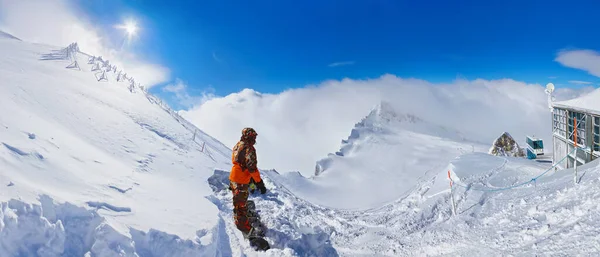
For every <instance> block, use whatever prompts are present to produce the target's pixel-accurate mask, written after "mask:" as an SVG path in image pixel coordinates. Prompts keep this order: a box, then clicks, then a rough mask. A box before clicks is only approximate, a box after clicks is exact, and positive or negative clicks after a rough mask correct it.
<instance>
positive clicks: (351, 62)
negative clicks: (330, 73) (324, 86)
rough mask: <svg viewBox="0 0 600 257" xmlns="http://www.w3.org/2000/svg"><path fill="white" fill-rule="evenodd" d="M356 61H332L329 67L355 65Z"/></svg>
mask: <svg viewBox="0 0 600 257" xmlns="http://www.w3.org/2000/svg"><path fill="white" fill-rule="evenodd" d="M354 63H355V62H354V61H349V62H334V63H330V64H329V65H327V66H329V67H338V66H346V65H353V64H354Z"/></svg>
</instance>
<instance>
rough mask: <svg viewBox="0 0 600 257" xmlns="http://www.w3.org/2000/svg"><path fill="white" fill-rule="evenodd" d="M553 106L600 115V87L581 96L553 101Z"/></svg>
mask: <svg viewBox="0 0 600 257" xmlns="http://www.w3.org/2000/svg"><path fill="white" fill-rule="evenodd" d="M552 106H554V107H559V108H566V109H572V110H575V111H580V112H585V113H593V114H597V115H600V88H599V89H596V90H594V91H592V92H590V93H588V94H586V95H584V96H581V97H579V98H575V99H571V100H566V101H559V102H553V103H552Z"/></svg>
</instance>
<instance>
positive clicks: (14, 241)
mask: <svg viewBox="0 0 600 257" xmlns="http://www.w3.org/2000/svg"><path fill="white" fill-rule="evenodd" d="M61 49H63V48H61V47H54V46H45V45H39V44H31V43H27V42H23V41H20V40H18V39H15V38H13V37H12V36H10V35H5V34H3V33H2V34H0V256H3V257H4V256H7V257H10V256H86V257H96V256H140V257H159V256H536V255H537V256H540V255H541V256H578V255H584V256H590V255H594V254H597V253H598V252H600V243H599V242H600V240H598V238H599V237H598V234H599V232H600V228H599V227H598V224H600V206H599V205H598V204H597V199H598V198H599V197H600V166H598V161H594V162H592V163H589V164H587V165H585V166H582V167H579V180H580V182H579V184H575V183H574V181H573V170H557V171H554V169H552V168H551V167H550V165H549V164H548V163H544V162H537V161H534V160H527V159H522V158H514V157H497V156H491V155H489V154H487V153H485V152H487V149H488V148H489V147H490V144H487V143H486V144H482V143H478V142H470V141H468V140H465V138H464V135H461V133H460V132H458V131H455V130H452V129H450V128H444V127H442V126H439V125H436V124H435V123H433V122H430V121H425V120H422V119H420V118H418V117H416V116H414V115H410V114H406V113H402V111H401V110H393V109H392V108H391V107H389V105H387V104H386V103H382V104H380V105H379V106H377V107H376V108H375V109H374V110H373V112H372V113H371V114H370V115H369V116H367V117H366V118H365V119H364V120H362V121H361V122H359V123H358V124H357V125H356V126H355V128H354V129H353V130H352V132H351V135H350V137H349V138H348V139H347V140H345V141H344V142H343V144H342V148H341V149H340V151H339V153H338V154H337V155H336V154H334V155H330V156H328V157H326V158H324V159H323V160H320V161H318V162H317V164H318V165H317V166H318V169H317V171H318V175H316V176H313V177H311V178H305V177H302V176H300V175H299V174H298V173H285V172H281V173H280V172H277V171H274V170H263V171H262V175H263V178H264V179H265V184H266V186H267V189H268V192H267V193H266V194H265V195H260V194H258V193H256V194H253V195H251V197H250V199H252V200H254V201H255V202H256V205H257V209H258V210H259V211H260V214H261V218H262V220H263V222H264V223H265V224H266V225H267V227H268V228H269V230H268V231H267V240H268V241H269V242H270V244H271V247H272V249H271V250H269V251H267V252H265V253H260V252H256V251H254V250H252V249H251V248H250V246H249V245H248V243H247V241H246V240H244V239H243V238H242V235H241V233H240V232H239V231H238V230H237V229H236V228H235V225H234V224H233V219H232V205H231V192H230V191H229V190H228V189H227V184H228V176H229V172H228V170H229V168H230V165H231V163H230V158H231V150H230V147H229V146H225V145H223V144H221V143H220V142H219V141H217V140H216V139H214V138H212V137H210V136H209V135H206V134H205V133H203V132H202V131H200V130H197V129H196V128H195V127H194V126H193V125H191V124H190V123H188V122H187V121H186V120H184V119H182V118H181V117H179V116H178V115H177V114H176V113H175V112H173V111H172V110H171V109H169V108H168V107H167V106H166V105H164V104H163V103H161V102H160V101H159V100H158V99H157V98H155V97H153V96H151V95H149V94H147V93H146V92H144V91H143V90H142V89H141V88H140V87H139V85H135V84H134V86H131V85H132V83H131V82H130V81H129V80H127V79H125V80H122V78H123V77H122V76H118V71H119V69H118V67H117V69H116V72H115V71H110V72H103V71H102V70H108V68H109V66H108V65H106V66H104V65H103V64H102V63H103V61H105V60H100V59H98V58H94V59H92V58H90V56H87V55H86V54H84V53H82V52H78V51H77V46H76V45H71V46H70V47H69V48H67V49H66V50H61ZM81 50H84V49H81ZM73 58H75V59H76V60H77V61H78V62H77V64H78V66H79V68H80V69H77V68H75V67H74V66H72V64H73ZM67 66H69V67H71V68H66V67H67ZM103 66H104V67H103ZM96 68H97V69H100V70H95V71H92V69H96ZM111 68H112V67H111ZM124 72H126V71H124ZM102 74H104V75H105V77H104V76H102ZM98 78H106V80H104V79H102V80H101V81H98ZM117 78H119V80H120V81H117ZM192 140H194V141H192ZM490 143H491V142H490ZM258 156H259V163H260V156H261V155H260V152H259V153H258ZM548 169H550V171H549V172H547V173H543V172H545V171H546V170H548ZM448 171H450V175H451V177H452V179H453V180H454V183H455V186H454V190H453V192H452V193H453V194H452V195H453V196H454V202H455V205H456V215H453V212H452V207H451V202H452V201H451V197H450V186H449V182H450V180H449V179H448ZM540 174H544V176H541V177H539V178H538V179H536V180H535V181H532V178H535V177H537V176H539V175H540ZM527 182H530V183H527ZM521 183H526V184H525V185H523V186H519V187H515V188H510V189H506V190H502V188H503V187H510V186H514V185H518V184H521ZM486 190H487V191H486Z"/></svg>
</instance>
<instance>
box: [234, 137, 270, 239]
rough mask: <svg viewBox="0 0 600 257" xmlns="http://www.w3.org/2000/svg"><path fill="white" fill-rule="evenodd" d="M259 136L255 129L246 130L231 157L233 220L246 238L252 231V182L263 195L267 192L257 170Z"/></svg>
mask: <svg viewBox="0 0 600 257" xmlns="http://www.w3.org/2000/svg"><path fill="white" fill-rule="evenodd" d="M257 135H258V134H257V133H256V131H255V130H254V129H253V128H244V129H243V130H242V137H241V139H240V141H239V142H238V143H237V144H236V145H235V146H234V147H233V153H232V156H231V161H232V162H233V167H232V168H231V174H230V175H229V183H230V185H229V186H230V188H231V191H232V192H233V219H234V221H235V225H236V226H237V228H238V229H239V230H240V231H242V233H243V234H244V236H249V234H250V233H251V230H252V226H251V225H250V222H249V220H248V209H247V205H246V204H247V201H248V188H249V186H250V182H251V180H252V182H253V183H254V184H255V185H256V187H257V188H258V189H259V190H260V192H261V194H264V193H266V192H267V188H266V187H265V184H264V182H263V181H262V179H261V177H260V172H259V171H258V168H257V160H256V150H255V149H254V144H255V143H256V136H257Z"/></svg>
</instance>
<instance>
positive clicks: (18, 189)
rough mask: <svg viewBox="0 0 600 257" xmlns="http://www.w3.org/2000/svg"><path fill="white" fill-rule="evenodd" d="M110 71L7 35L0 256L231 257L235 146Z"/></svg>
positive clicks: (95, 60) (2, 68) (0, 130)
mask: <svg viewBox="0 0 600 257" xmlns="http://www.w3.org/2000/svg"><path fill="white" fill-rule="evenodd" d="M109 68H110V70H109ZM114 70H115V66H113V65H112V64H110V62H109V61H107V60H103V59H102V58H100V57H93V56H90V55H88V54H85V53H83V52H81V51H80V50H79V49H78V46H77V44H75V43H74V44H71V45H69V46H68V47H65V48H58V47H53V46H46V45H40V44H31V43H29V42H24V41H18V40H14V39H10V38H5V37H0V77H1V78H2V80H0V204H1V206H2V207H1V211H0V235H1V236H0V242H1V243H0V256H15V255H17V256H19V254H21V253H22V254H24V255H25V256H27V255H28V254H29V255H34V256H36V255H35V254H33V253H36V254H37V256H83V255H84V254H86V253H87V252H90V254H88V256H116V255H117V254H119V253H121V254H122V256H223V255H224V256H227V254H226V253H225V254H223V253H222V252H221V251H222V250H223V249H224V248H226V246H224V245H223V244H224V242H225V241H224V240H223V236H224V235H223V232H222V230H221V227H222V226H223V222H224V221H223V220H222V219H221V218H220V216H219V213H218V210H217V208H216V206H215V205H214V204H213V203H212V202H210V201H209V200H207V199H206V198H203V196H207V195H210V194H211V190H210V188H209V186H208V184H207V183H206V181H207V178H208V177H209V176H210V175H211V174H212V171H213V170H214V169H215V168H226V167H228V166H229V165H230V160H229V158H230V154H231V152H230V149H229V148H228V147H225V146H224V145H223V144H221V143H220V142H218V141H217V140H215V139H214V138H212V137H210V136H209V135H206V134H205V133H204V132H202V131H201V130H199V129H197V128H196V127H195V126H193V125H191V124H190V123H189V122H187V121H186V120H185V119H183V118H181V117H179V116H178V115H177V114H176V113H175V112H174V111H173V110H171V109H170V108H168V106H167V105H166V104H164V103H163V102H162V101H160V100H159V99H158V98H156V97H154V96H152V95H151V94H148V93H147V92H146V91H145V90H143V88H142V87H141V86H140V85H139V84H137V83H133V81H134V79H132V78H130V77H129V76H128V75H125V73H124V72H121V74H120V75H119V73H118V72H115V71H114ZM49 199H51V200H49Z"/></svg>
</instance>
